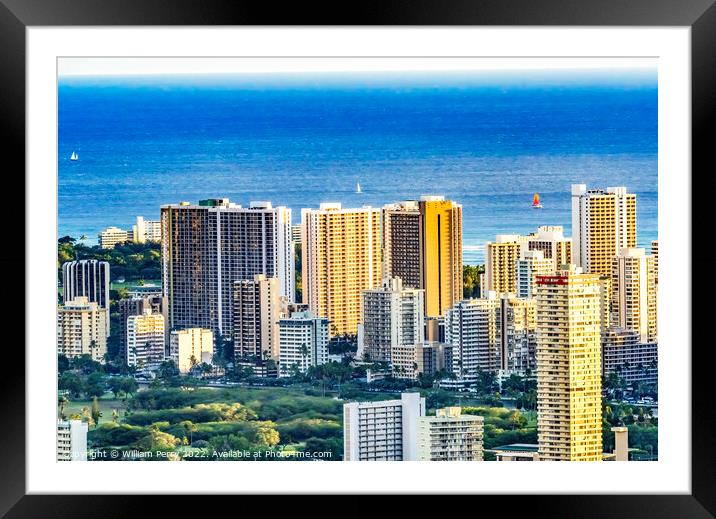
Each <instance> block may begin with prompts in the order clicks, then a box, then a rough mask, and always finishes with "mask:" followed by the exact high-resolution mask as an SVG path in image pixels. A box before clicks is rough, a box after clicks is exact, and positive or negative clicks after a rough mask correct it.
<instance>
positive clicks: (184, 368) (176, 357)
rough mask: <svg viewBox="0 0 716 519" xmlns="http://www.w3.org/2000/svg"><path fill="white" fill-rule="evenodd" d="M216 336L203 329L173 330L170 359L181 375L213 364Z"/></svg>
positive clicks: (170, 340) (170, 342)
mask: <svg viewBox="0 0 716 519" xmlns="http://www.w3.org/2000/svg"><path fill="white" fill-rule="evenodd" d="M213 355H214V334H213V333H212V332H211V330H206V329H202V328H185V329H183V330H172V332H171V335H170V338H169V358H170V359H171V360H173V361H174V364H175V365H176V366H177V368H178V369H179V372H180V373H189V371H191V369H192V368H193V367H195V366H197V365H199V364H202V363H204V364H209V365H211V364H212V357H213Z"/></svg>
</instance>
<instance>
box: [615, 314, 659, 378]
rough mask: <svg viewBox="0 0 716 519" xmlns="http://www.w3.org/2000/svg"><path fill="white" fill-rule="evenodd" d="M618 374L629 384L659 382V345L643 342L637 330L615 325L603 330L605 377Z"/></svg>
mask: <svg viewBox="0 0 716 519" xmlns="http://www.w3.org/2000/svg"><path fill="white" fill-rule="evenodd" d="M613 373H614V374H616V375H618V376H619V378H621V379H623V380H624V381H625V382H626V383H627V384H639V383H645V384H656V383H657V382H658V378H659V347H658V344H657V343H656V342H641V340H640V338H639V333H638V332H636V331H635V330H629V329H624V328H618V327H612V328H609V329H607V330H606V331H604V332H602V376H603V377H604V378H605V379H606V378H609V376H610V375H611V374H613Z"/></svg>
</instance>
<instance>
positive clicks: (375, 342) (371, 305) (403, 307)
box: [359, 278, 425, 362]
mask: <svg viewBox="0 0 716 519" xmlns="http://www.w3.org/2000/svg"><path fill="white" fill-rule="evenodd" d="M424 311H425V306H424V291H423V290H421V289H418V288H404V287H403V284H402V281H401V279H400V278H385V279H384V280H383V284H382V286H381V287H380V288H375V289H371V290H364V291H363V317H362V323H363V333H362V334H361V337H362V340H363V344H362V346H359V348H361V351H363V352H364V354H366V355H368V356H369V357H368V358H369V359H370V360H372V361H378V362H390V359H391V348H393V347H395V346H405V345H413V344H416V343H418V342H422V340H423V334H424V328H425V317H424V315H423V314H424Z"/></svg>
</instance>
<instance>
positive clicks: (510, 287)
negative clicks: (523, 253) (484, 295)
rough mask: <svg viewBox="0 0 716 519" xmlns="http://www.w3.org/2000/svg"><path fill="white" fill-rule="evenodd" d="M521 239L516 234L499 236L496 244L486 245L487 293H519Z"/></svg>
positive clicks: (489, 243) (485, 287) (488, 243)
mask: <svg viewBox="0 0 716 519" xmlns="http://www.w3.org/2000/svg"><path fill="white" fill-rule="evenodd" d="M520 238H521V237H520V236H518V235H516V234H498V235H497V236H496V237H495V241H494V242H487V243H486V244H485V278H484V279H485V286H484V289H485V292H490V291H492V292H496V293H497V294H516V293H517V260H518V259H519V257H520V250H521V248H522V245H521V244H520ZM480 288H481V289H482V287H480Z"/></svg>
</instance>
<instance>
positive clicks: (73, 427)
mask: <svg viewBox="0 0 716 519" xmlns="http://www.w3.org/2000/svg"><path fill="white" fill-rule="evenodd" d="M87 430H88V426H87V423H85V422H83V421H82V420H57V461H87Z"/></svg>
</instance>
